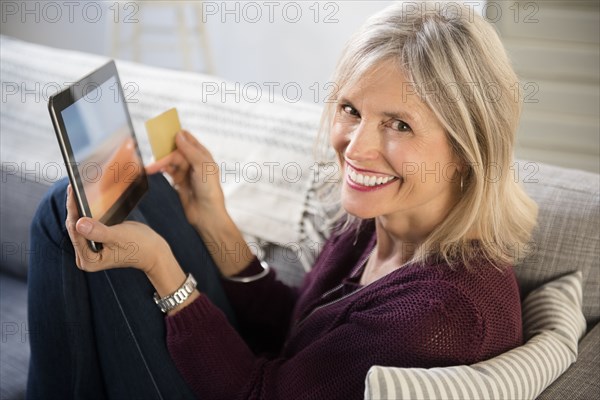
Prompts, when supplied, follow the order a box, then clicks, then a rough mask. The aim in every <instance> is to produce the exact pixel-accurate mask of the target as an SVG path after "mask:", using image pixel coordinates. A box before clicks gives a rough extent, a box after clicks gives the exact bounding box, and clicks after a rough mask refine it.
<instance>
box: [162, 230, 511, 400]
mask: <svg viewBox="0 0 600 400" xmlns="http://www.w3.org/2000/svg"><path fill="white" fill-rule="evenodd" d="M374 245H375V235H374V228H373V224H368V225H367V226H366V227H365V228H363V229H362V230H361V232H360V233H359V235H358V236H357V237H355V232H354V231H352V232H347V233H344V234H342V235H339V236H336V237H334V238H333V239H331V240H329V241H328V242H327V244H326V245H325V246H324V248H323V251H322V253H321V254H320V256H319V258H318V260H317V262H316V264H315V266H314V268H313V270H312V271H311V272H310V273H309V274H308V275H307V277H306V279H305V281H304V283H303V285H302V287H301V288H300V289H292V288H290V287H287V286H285V285H284V284H282V283H281V282H279V281H277V279H276V276H275V273H274V272H272V271H271V272H270V273H269V275H267V276H266V277H265V278H262V279H260V280H258V281H255V282H252V283H245V284H244V283H235V282H230V281H225V280H224V281H223V285H224V287H225V290H226V292H227V295H228V297H229V300H230V302H231V304H232V306H233V308H234V310H235V313H236V316H237V318H238V321H239V323H240V332H241V336H240V334H238V333H237V332H236V331H235V330H234V329H233V328H232V327H231V326H230V325H229V323H228V322H227V320H226V319H225V317H224V315H223V314H222V313H221V311H220V310H219V309H217V308H216V307H215V306H214V305H213V304H212V303H211V302H210V301H209V300H208V299H207V298H206V296H200V297H198V299H196V300H195V301H194V302H193V303H192V304H190V305H189V306H188V307H186V308H184V309H183V310H182V311H180V312H179V313H177V314H175V315H174V316H172V317H167V318H166V322H167V344H168V348H169V352H170V354H171V357H172V358H173V360H174V361H175V364H176V365H177V368H178V369H179V371H180V372H181V374H182V375H183V376H184V378H185V380H186V381H187V382H188V384H189V385H190V387H191V388H192V389H193V391H194V393H196V395H197V396H198V397H199V398H203V399H361V398H363V395H364V382H365V377H366V374H367V371H368V369H369V368H370V367H371V366H372V365H386V366H396V367H424V368H428V367H441V366H448V365H457V364H471V363H475V362H478V361H481V360H484V359H487V358H490V357H493V356H496V355H498V354H500V353H503V352H505V351H507V350H509V349H511V348H514V347H516V346H519V345H520V344H521V343H522V331H521V306H520V298H519V289H518V286H517V282H516V279H515V275H514V272H513V270H512V268H509V269H507V270H505V271H504V272H500V271H499V270H497V269H495V268H493V267H491V266H487V265H481V266H480V267H479V268H476V269H474V270H473V271H474V272H468V271H467V270H466V269H465V268H464V267H458V268H454V269H451V268H449V267H448V266H447V265H443V264H436V263H431V265H427V266H417V265H406V266H404V267H402V268H400V269H398V270H396V271H393V272H391V273H390V274H388V275H386V276H385V277H383V278H381V279H379V280H377V281H376V282H373V283H372V284H370V285H366V286H361V285H360V284H359V283H358V282H359V279H360V274H361V272H362V268H363V264H364V261H365V260H366V258H367V257H368V256H369V253H370V251H371V249H372V248H373V246H374ZM261 270H262V268H261V267H260V265H259V263H258V261H256V260H255V261H254V262H253V263H252V264H251V265H250V266H249V267H248V268H247V269H246V270H245V271H244V272H242V273H241V274H240V276H242V275H254V274H256V273H258V272H260V271H261Z"/></svg>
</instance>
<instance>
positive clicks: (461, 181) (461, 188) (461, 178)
mask: <svg viewBox="0 0 600 400" xmlns="http://www.w3.org/2000/svg"><path fill="white" fill-rule="evenodd" d="M460 192H461V193H462V192H463V176H462V175H461V176H460Z"/></svg>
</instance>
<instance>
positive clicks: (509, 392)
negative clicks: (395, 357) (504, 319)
mask: <svg viewBox="0 0 600 400" xmlns="http://www.w3.org/2000/svg"><path fill="white" fill-rule="evenodd" d="M581 302H582V289H581V272H575V273H571V274H569V275H566V276H563V277H562V278H559V279H557V280H554V281H552V282H549V283H547V284H545V285H543V286H541V287H540V288H538V289H536V290H535V291H533V292H531V293H530V294H529V296H527V298H526V299H525V301H524V302H523V333H524V336H525V339H526V340H527V342H526V343H525V344H524V345H523V346H520V347H518V348H516V349H513V350H511V351H508V352H506V353H504V354H501V355H499V356H498V357H495V358H492V359H490V360H487V361H483V362H480V363H477V364H473V365H470V366H467V365H461V366H455V367H445V368H430V369H424V368H392V367H381V366H374V367H371V369H370V370H369V372H368V373H367V378H366V388H365V399H369V400H371V399H372V400H375V399H377V400H379V399H532V398H535V397H537V396H538V395H539V394H540V393H541V392H542V391H543V390H544V389H545V388H546V387H547V386H549V385H550V384H551V383H552V382H553V381H554V380H555V379H556V378H558V377H559V376H560V375H561V374H562V373H563V372H565V371H566V370H567V368H568V367H569V366H570V365H571V364H572V363H573V362H574V361H575V359H576V358H577V344H578V341H579V339H580V338H581V337H582V336H583V334H584V333H585V329H586V324H585V319H584V317H583V313H582V310H581Z"/></svg>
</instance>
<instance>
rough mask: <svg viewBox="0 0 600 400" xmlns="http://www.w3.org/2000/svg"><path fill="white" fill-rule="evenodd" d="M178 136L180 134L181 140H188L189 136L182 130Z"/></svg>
mask: <svg viewBox="0 0 600 400" xmlns="http://www.w3.org/2000/svg"><path fill="white" fill-rule="evenodd" d="M177 136H179V138H181V140H183V141H187V138H186V137H185V134H184V133H183V132H182V131H179V133H178V134H177Z"/></svg>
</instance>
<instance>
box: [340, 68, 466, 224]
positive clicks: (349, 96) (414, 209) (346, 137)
mask: <svg viewBox="0 0 600 400" xmlns="http://www.w3.org/2000/svg"><path fill="white" fill-rule="evenodd" d="M346 86H347V87H345V88H344V89H342V90H341V91H340V92H339V95H338V102H337V104H336V110H335V116H334V118H333V123H332V127H331V144H332V146H333V147H334V149H335V150H336V152H337V154H338V158H339V162H340V166H341V169H342V172H343V175H342V179H343V183H342V193H341V199H342V205H343V207H344V208H345V210H346V211H347V212H348V213H350V214H352V215H355V216H357V217H359V218H374V217H385V218H386V220H389V221H390V222H391V221H396V220H402V221H404V222H405V223H406V222H408V225H409V226H416V225H421V226H423V224H425V225H433V226H435V225H437V224H438V223H439V222H441V220H443V218H445V216H446V215H447V214H448V212H449V211H450V209H451V207H452V206H453V205H454V204H455V203H456V201H457V200H458V197H459V196H460V178H459V177H458V174H457V168H458V158H457V157H456V156H455V155H454V154H453V152H452V149H451V147H450V144H449V142H448V139H447V137H446V134H445V132H444V129H443V127H442V125H441V124H440V122H439V121H438V119H437V118H436V117H435V114H434V113H433V111H431V110H430V109H429V108H428V107H427V106H426V105H425V103H423V102H422V101H421V100H420V99H419V97H418V96H417V95H416V94H415V91H414V88H412V87H411V86H410V84H409V83H408V82H407V81H406V80H405V77H404V76H403V74H402V73H401V72H400V70H399V69H398V68H397V67H396V66H395V65H394V64H393V63H392V62H385V63H384V64H382V65H381V66H379V67H377V68H376V69H374V70H373V71H371V72H370V73H367V74H365V76H363V77H362V78H360V79H359V80H358V82H357V83H356V84H354V85H346ZM415 224H416V225H415Z"/></svg>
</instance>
